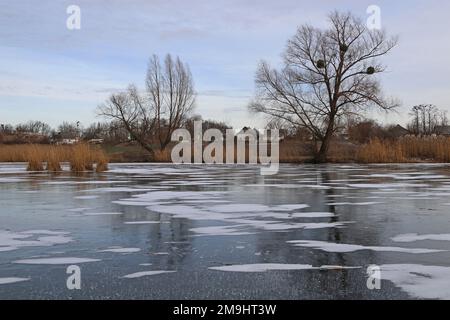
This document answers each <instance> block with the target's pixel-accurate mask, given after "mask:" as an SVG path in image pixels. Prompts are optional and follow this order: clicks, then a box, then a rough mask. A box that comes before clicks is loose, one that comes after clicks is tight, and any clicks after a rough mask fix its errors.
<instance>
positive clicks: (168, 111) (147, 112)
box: [98, 55, 195, 155]
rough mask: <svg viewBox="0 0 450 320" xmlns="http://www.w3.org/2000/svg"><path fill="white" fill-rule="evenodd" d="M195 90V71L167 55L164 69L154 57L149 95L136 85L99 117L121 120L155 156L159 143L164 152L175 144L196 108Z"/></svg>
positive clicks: (105, 107)
mask: <svg viewBox="0 0 450 320" xmlns="http://www.w3.org/2000/svg"><path fill="white" fill-rule="evenodd" d="M194 102H195V91H194V83H193V79H192V75H191V72H190V70H189V67H188V65H187V64H184V63H182V62H181V60H180V59H179V58H176V59H175V60H174V59H172V57H171V56H170V55H167V56H166V58H165V60H164V67H162V66H161V63H160V61H159V58H158V57H157V56H156V55H154V56H152V58H150V61H149V64H148V69H147V77H146V94H145V95H143V96H141V95H140V94H139V92H138V90H137V88H136V87H135V86H133V85H132V86H130V87H129V88H128V90H127V91H126V92H123V93H118V94H114V95H112V96H111V97H110V98H109V100H108V101H107V102H106V103H105V104H103V105H101V106H99V109H98V111H99V114H101V115H103V116H106V117H108V118H110V119H114V120H118V121H120V122H121V123H122V124H123V125H124V127H125V128H126V129H127V131H128V132H129V133H130V136H131V137H132V138H133V139H135V140H136V141H137V142H138V143H139V144H140V145H141V146H142V147H144V148H145V149H146V150H147V151H149V152H150V153H151V154H152V155H153V154H154V146H153V144H152V143H153V142H154V141H155V140H156V141H157V143H158V144H159V147H160V149H161V150H163V149H165V148H166V146H167V145H168V144H169V142H170V141H171V136H172V133H173V132H174V131H175V130H176V129H178V128H180V127H181V126H182V124H183V121H184V120H185V119H186V117H187V116H188V115H189V113H190V112H191V111H192V109H193V108H194Z"/></svg>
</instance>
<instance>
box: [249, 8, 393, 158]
mask: <svg viewBox="0 0 450 320" xmlns="http://www.w3.org/2000/svg"><path fill="white" fill-rule="evenodd" d="M329 20H330V27H329V29H327V30H320V29H317V28H314V27H312V26H309V25H304V26H301V27H299V28H298V30H297V33H296V35H295V36H294V37H293V38H292V39H291V40H290V41H289V42H288V44H287V48H286V51H285V52H284V66H283V68H282V69H281V70H276V69H272V68H271V67H270V66H269V65H268V64H267V63H265V62H262V63H261V65H260V66H259V68H258V71H257V73H256V87H257V92H256V98H255V101H254V102H252V103H251V104H250V106H249V108H250V110H252V111H255V112H261V113H264V114H267V115H269V116H271V117H274V118H279V119H283V120H285V121H287V122H290V123H292V124H293V125H295V126H297V127H304V128H306V129H307V130H308V131H309V132H310V133H311V134H312V136H313V137H314V139H315V140H316V141H319V142H320V143H321V145H320V149H319V150H318V151H317V150H316V155H315V159H316V161H317V162H324V161H326V158H327V152H328V149H329V146H330V141H331V139H332V137H333V134H334V133H335V131H336V130H337V129H338V128H337V125H336V124H337V123H338V121H339V119H340V118H341V117H343V116H347V115H349V114H352V113H354V114H358V113H360V112H361V111H362V110H363V109H365V108H368V107H371V106H375V107H378V108H381V109H383V110H389V109H392V108H394V107H396V106H397V103H395V101H393V100H392V99H390V100H389V101H388V100H386V99H384V98H383V95H382V93H381V88H380V84H379V81H378V80H377V77H376V74H379V73H382V72H384V71H385V67H384V66H383V65H382V64H380V63H379V61H378V58H380V57H382V56H384V55H386V54H387V53H388V52H389V51H390V50H391V49H392V48H394V47H395V45H396V43H397V39H396V38H390V37H387V35H386V33H385V32H384V31H381V30H368V29H367V27H366V26H365V24H364V23H363V22H362V21H361V20H360V19H358V18H356V17H354V16H352V15H351V14H350V13H346V14H342V13H338V12H334V13H332V14H331V15H330V16H329Z"/></svg>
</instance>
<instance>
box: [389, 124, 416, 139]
mask: <svg viewBox="0 0 450 320" xmlns="http://www.w3.org/2000/svg"><path fill="white" fill-rule="evenodd" d="M409 134H411V132H409V130H408V129H406V128H404V127H402V126H401V125H399V124H398V125H396V126H395V127H392V128H390V129H389V135H390V136H391V137H393V138H401V137H404V136H407V135H409Z"/></svg>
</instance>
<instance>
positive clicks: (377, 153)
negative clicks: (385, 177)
mask: <svg viewBox="0 0 450 320" xmlns="http://www.w3.org/2000/svg"><path fill="white" fill-rule="evenodd" d="M356 160H357V161H358V162H363V163H402V162H414V161H431V162H450V138H445V137H425V138H418V137H407V138H403V139H399V140H396V141H381V140H378V139H375V140H373V141H371V142H370V143H368V144H366V145H364V146H362V147H361V148H359V150H358V152H357V155H356Z"/></svg>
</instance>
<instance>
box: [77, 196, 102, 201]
mask: <svg viewBox="0 0 450 320" xmlns="http://www.w3.org/2000/svg"><path fill="white" fill-rule="evenodd" d="M98 198H99V196H77V197H74V199H77V200H93V199H98Z"/></svg>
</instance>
